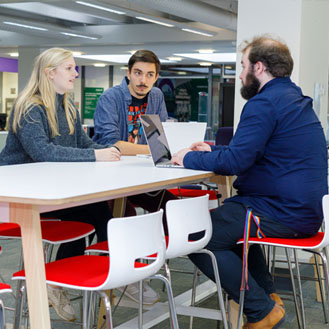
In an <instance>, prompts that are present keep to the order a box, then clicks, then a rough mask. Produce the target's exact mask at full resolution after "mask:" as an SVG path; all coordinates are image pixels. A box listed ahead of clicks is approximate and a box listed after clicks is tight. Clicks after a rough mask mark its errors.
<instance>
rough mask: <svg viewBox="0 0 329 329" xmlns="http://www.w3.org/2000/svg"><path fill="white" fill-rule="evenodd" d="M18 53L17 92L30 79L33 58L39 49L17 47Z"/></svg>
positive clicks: (38, 52)
mask: <svg viewBox="0 0 329 329" xmlns="http://www.w3.org/2000/svg"><path fill="white" fill-rule="evenodd" d="M18 53H19V58H18V92H21V91H22V90H23V89H24V87H25V86H26V85H27V83H28V81H29V79H30V76H31V73H32V69H33V65H34V59H35V58H36V57H37V56H38V55H39V54H40V49H39V48H23V47H19V48H18Z"/></svg>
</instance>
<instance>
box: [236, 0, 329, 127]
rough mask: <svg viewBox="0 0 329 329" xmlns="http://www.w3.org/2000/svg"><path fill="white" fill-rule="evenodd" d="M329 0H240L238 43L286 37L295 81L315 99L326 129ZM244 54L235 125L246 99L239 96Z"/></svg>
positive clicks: (238, 80)
mask: <svg viewBox="0 0 329 329" xmlns="http://www.w3.org/2000/svg"><path fill="white" fill-rule="evenodd" d="M328 15H329V1H328V0H275V1H273V0H240V1H239V8H238V27H237V46H239V45H240V44H241V43H242V42H243V41H244V40H250V39H251V38H253V37H254V36H256V35H261V34H270V35H272V36H275V37H279V38H281V39H283V40H284V41H285V42H286V43H287V45H288V47H289V49H290V51H291V54H292V57H293V59H294V70H293V73H292V77H291V78H292V81H294V82H295V83H296V84H297V85H298V86H300V87H301V88H302V90H303V93H304V95H307V96H310V97H312V98H313V99H314V108H315V110H316V112H317V113H318V116H319V118H320V120H321V123H322V126H323V128H324V131H325V132H326V127H327V113H328V64H329V20H328ZM240 61H241V53H240V52H238V56H237V69H236V85H235V86H236V89H235V90H236V92H235V110H234V126H235V128H236V126H237V124H238V122H239V119H240V114H241V110H242V108H243V105H244V104H245V101H244V100H243V99H242V97H241V96H240V87H241V82H240V79H239V75H240V72H241V65H240Z"/></svg>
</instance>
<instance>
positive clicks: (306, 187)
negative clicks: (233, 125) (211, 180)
mask: <svg viewBox="0 0 329 329" xmlns="http://www.w3.org/2000/svg"><path fill="white" fill-rule="evenodd" d="M184 166H185V167H186V168H191V169H203V170H211V171H214V172H216V173H218V174H222V175H237V176H238V177H237V179H236V181H235V183H234V187H235V188H236V189H237V192H238V195H236V196H234V197H232V198H230V199H227V200H226V201H235V202H240V203H243V204H245V205H247V206H250V207H251V208H252V209H254V210H255V211H257V212H259V213H261V214H263V215H265V216H267V217H269V218H272V219H274V220H277V221H279V222H281V223H282V224H284V225H286V226H288V227H291V228H293V229H295V230H296V231H297V232H303V233H308V234H315V233H316V232H317V231H318V229H319V227H320V225H321V222H322V219H323V215H322V206H321V201H322V197H323V195H325V194H327V193H328V181H327V169H328V156H327V148H326V141H325V136H324V133H323V129H322V127H321V124H320V122H319V120H318V118H317V116H316V114H315V112H314V110H313V108H312V99H311V98H309V97H306V96H304V95H303V94H302V92H301V89H300V88H299V87H297V86H296V85H295V84H294V83H292V82H291V80H290V78H275V79H273V80H271V81H269V82H268V83H267V84H265V86H264V87H263V88H262V89H261V90H260V92H259V93H258V94H257V95H256V96H254V97H253V98H251V99H250V100H249V101H248V102H247V103H246V105H245V106H244V108H243V111H242V114H241V118H240V123H239V125H238V128H237V130H236V133H235V135H234V137H233V139H232V141H231V143H230V144H229V145H228V146H214V147H212V152H189V153H188V154H187V155H186V156H185V158H184Z"/></svg>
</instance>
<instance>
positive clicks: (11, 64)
mask: <svg viewBox="0 0 329 329" xmlns="http://www.w3.org/2000/svg"><path fill="white" fill-rule="evenodd" d="M0 72H14V73H17V72H18V59H15V58H5V57H0Z"/></svg>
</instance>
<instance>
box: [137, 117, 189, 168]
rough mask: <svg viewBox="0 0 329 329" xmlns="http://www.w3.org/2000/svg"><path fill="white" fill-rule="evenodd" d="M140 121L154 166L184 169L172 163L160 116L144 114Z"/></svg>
mask: <svg viewBox="0 0 329 329" xmlns="http://www.w3.org/2000/svg"><path fill="white" fill-rule="evenodd" d="M140 120H141V123H142V126H143V130H144V134H145V137H146V140H147V143H148V146H149V149H150V152H151V156H152V160H153V163H154V165H155V166H156V167H160V168H184V167H183V166H180V165H177V164H173V163H172V162H171V161H170V160H171V153H170V149H169V145H168V142H167V138H166V135H165V132H164V129H163V126H162V122H161V121H160V117H159V115H157V114H144V115H141V116H140Z"/></svg>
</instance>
